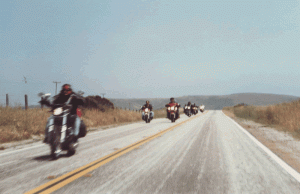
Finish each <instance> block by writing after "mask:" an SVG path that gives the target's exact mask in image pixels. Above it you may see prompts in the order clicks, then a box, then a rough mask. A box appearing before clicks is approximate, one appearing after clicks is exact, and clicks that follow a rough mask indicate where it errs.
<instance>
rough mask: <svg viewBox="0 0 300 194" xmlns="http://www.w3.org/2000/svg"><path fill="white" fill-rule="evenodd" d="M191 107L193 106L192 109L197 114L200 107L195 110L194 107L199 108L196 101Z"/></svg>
mask: <svg viewBox="0 0 300 194" xmlns="http://www.w3.org/2000/svg"><path fill="white" fill-rule="evenodd" d="M191 107H192V110H193V114H197V112H198V109H196V110H194V107H196V108H198V107H197V106H196V103H194V104H192V106H191Z"/></svg>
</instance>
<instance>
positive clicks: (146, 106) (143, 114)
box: [141, 100, 154, 120]
mask: <svg viewBox="0 0 300 194" xmlns="http://www.w3.org/2000/svg"><path fill="white" fill-rule="evenodd" d="M145 108H148V109H149V110H150V119H151V120H152V119H153V117H154V112H153V111H152V109H153V108H152V105H151V104H149V100H147V101H146V104H144V105H143V106H142V108H141V109H142V110H145ZM144 116H145V112H143V113H142V119H143V120H144Z"/></svg>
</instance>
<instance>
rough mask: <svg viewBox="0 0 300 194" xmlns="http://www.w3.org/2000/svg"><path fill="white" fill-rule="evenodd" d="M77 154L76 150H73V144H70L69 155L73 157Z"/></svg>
mask: <svg viewBox="0 0 300 194" xmlns="http://www.w3.org/2000/svg"><path fill="white" fill-rule="evenodd" d="M75 152H76V149H75V148H73V143H70V145H69V149H68V153H67V155H68V156H72V155H74V154H75Z"/></svg>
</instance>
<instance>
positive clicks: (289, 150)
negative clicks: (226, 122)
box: [223, 110, 300, 173]
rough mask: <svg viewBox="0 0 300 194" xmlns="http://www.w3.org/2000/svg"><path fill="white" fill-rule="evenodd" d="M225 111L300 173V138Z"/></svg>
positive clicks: (225, 112)
mask: <svg viewBox="0 0 300 194" xmlns="http://www.w3.org/2000/svg"><path fill="white" fill-rule="evenodd" d="M223 113H224V114H226V115H227V116H229V117H230V118H232V119H233V120H235V121H236V122H237V123H238V124H239V125H241V126H242V127H243V128H244V129H246V130H247V131H248V132H249V133H251V134H252V135H253V136H254V137H255V138H256V139H257V140H259V141H260V142H261V143H262V144H264V145H265V146H266V147H268V148H269V149H270V150H271V151H272V152H273V153H275V154H276V155H277V156H278V157H280V158H281V159H282V160H284V161H285V162H286V163H287V164H289V165H290V166H291V167H292V168H294V169H295V170H296V171H297V172H299V173H300V140H299V139H297V138H295V137H294V136H293V135H292V134H291V133H289V132H285V131H280V130H278V129H276V128H274V127H270V126H266V125H264V124H260V123H256V122H254V121H251V120H245V119H241V118H238V117H235V116H234V114H233V113H231V112H228V111H224V110H223Z"/></svg>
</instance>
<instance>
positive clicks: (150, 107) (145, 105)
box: [142, 104, 152, 111]
mask: <svg viewBox="0 0 300 194" xmlns="http://www.w3.org/2000/svg"><path fill="white" fill-rule="evenodd" d="M145 108H149V109H150V111H152V105H151V104H148V105H147V104H144V105H143V107H142V110H144V109H145Z"/></svg>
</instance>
